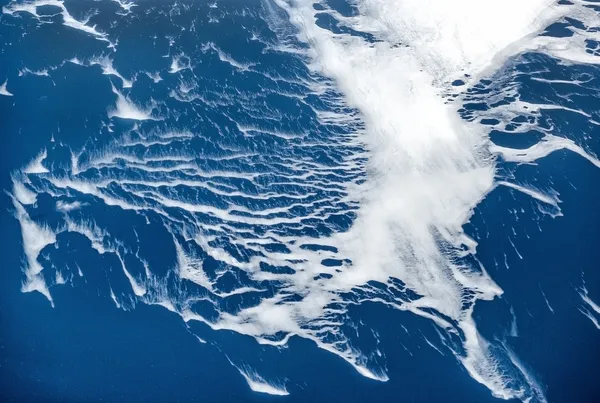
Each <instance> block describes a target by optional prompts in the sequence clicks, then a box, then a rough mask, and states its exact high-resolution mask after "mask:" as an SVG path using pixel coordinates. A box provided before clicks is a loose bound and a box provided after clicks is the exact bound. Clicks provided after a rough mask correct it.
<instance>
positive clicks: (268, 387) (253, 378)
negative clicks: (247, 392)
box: [232, 364, 289, 396]
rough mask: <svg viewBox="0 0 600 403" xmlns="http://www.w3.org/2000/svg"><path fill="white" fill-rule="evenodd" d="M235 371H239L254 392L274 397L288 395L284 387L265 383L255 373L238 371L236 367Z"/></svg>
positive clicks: (250, 370) (247, 370) (243, 370)
mask: <svg viewBox="0 0 600 403" xmlns="http://www.w3.org/2000/svg"><path fill="white" fill-rule="evenodd" d="M232 365H233V364H232ZM234 366H235V365H234ZM236 369H237V370H238V371H240V374H242V376H243V377H244V379H245V380H246V382H248V386H249V387H250V389H252V390H253V391H254V392H259V393H266V394H268V395H275V396H287V395H289V393H288V391H287V390H286V389H285V387H284V386H279V385H276V384H274V383H272V382H268V381H266V380H265V379H264V378H263V377H262V376H260V375H259V374H258V373H256V371H254V370H252V369H250V368H245V369H240V368H238V367H236Z"/></svg>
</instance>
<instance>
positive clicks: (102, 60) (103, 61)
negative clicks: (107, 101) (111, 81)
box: [73, 56, 133, 88]
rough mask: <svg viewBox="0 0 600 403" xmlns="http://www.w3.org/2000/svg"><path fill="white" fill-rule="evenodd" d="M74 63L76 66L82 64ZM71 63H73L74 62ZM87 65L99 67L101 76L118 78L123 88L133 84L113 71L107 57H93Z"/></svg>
mask: <svg viewBox="0 0 600 403" xmlns="http://www.w3.org/2000/svg"><path fill="white" fill-rule="evenodd" d="M76 61H77V62H78V63H76V64H82V62H81V61H79V60H76ZM73 63H75V61H74V62H73ZM88 63H89V65H90V66H94V65H98V66H100V67H101V68H102V74H105V75H111V76H115V77H118V78H119V79H120V80H121V82H122V83H123V88H131V87H132V85H133V82H132V81H131V80H127V79H126V78H125V77H123V76H122V75H121V74H120V73H119V72H118V71H117V70H115V68H114V67H113V61H112V59H110V58H109V57H108V56H100V57H94V58H92V59H91V60H90V61H89V62H88Z"/></svg>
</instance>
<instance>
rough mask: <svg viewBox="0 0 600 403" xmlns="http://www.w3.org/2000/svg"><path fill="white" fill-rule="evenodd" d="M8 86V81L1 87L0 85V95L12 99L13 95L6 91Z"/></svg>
mask: <svg viewBox="0 0 600 403" xmlns="http://www.w3.org/2000/svg"><path fill="white" fill-rule="evenodd" d="M7 84H8V80H5V81H4V82H3V83H2V85H0V95H4V96H5V97H12V96H13V94H11V93H10V92H9V91H8V90H7V89H6V85H7Z"/></svg>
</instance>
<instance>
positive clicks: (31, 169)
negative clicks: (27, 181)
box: [23, 149, 50, 174]
mask: <svg viewBox="0 0 600 403" xmlns="http://www.w3.org/2000/svg"><path fill="white" fill-rule="evenodd" d="M47 156H48V152H47V151H46V150H45V149H44V151H42V152H40V153H39V154H38V155H37V156H36V157H35V158H34V159H33V160H31V162H30V163H29V164H28V165H27V166H26V167H25V169H23V173H26V174H44V173H48V172H50V171H48V169H47V168H46V167H45V166H44V165H43V164H42V162H43V161H44V160H45V159H46V157H47Z"/></svg>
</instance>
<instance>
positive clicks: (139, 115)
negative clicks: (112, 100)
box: [108, 84, 153, 120]
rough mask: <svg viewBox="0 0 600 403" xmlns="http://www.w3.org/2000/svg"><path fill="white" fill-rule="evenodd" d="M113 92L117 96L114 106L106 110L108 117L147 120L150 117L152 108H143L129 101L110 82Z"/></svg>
mask: <svg viewBox="0 0 600 403" xmlns="http://www.w3.org/2000/svg"><path fill="white" fill-rule="evenodd" d="M111 87H112V91H113V93H114V94H115V95H116V96H117V103H116V105H115V107H114V108H113V109H111V110H109V111H108V117H109V118H121V119H131V120H149V119H153V118H152V110H151V109H144V108H141V107H139V106H137V105H136V104H135V103H133V102H131V101H130V100H129V99H128V98H127V97H125V96H124V95H123V94H122V93H121V92H120V91H119V90H117V89H116V88H115V87H114V85H112V84H111Z"/></svg>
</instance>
